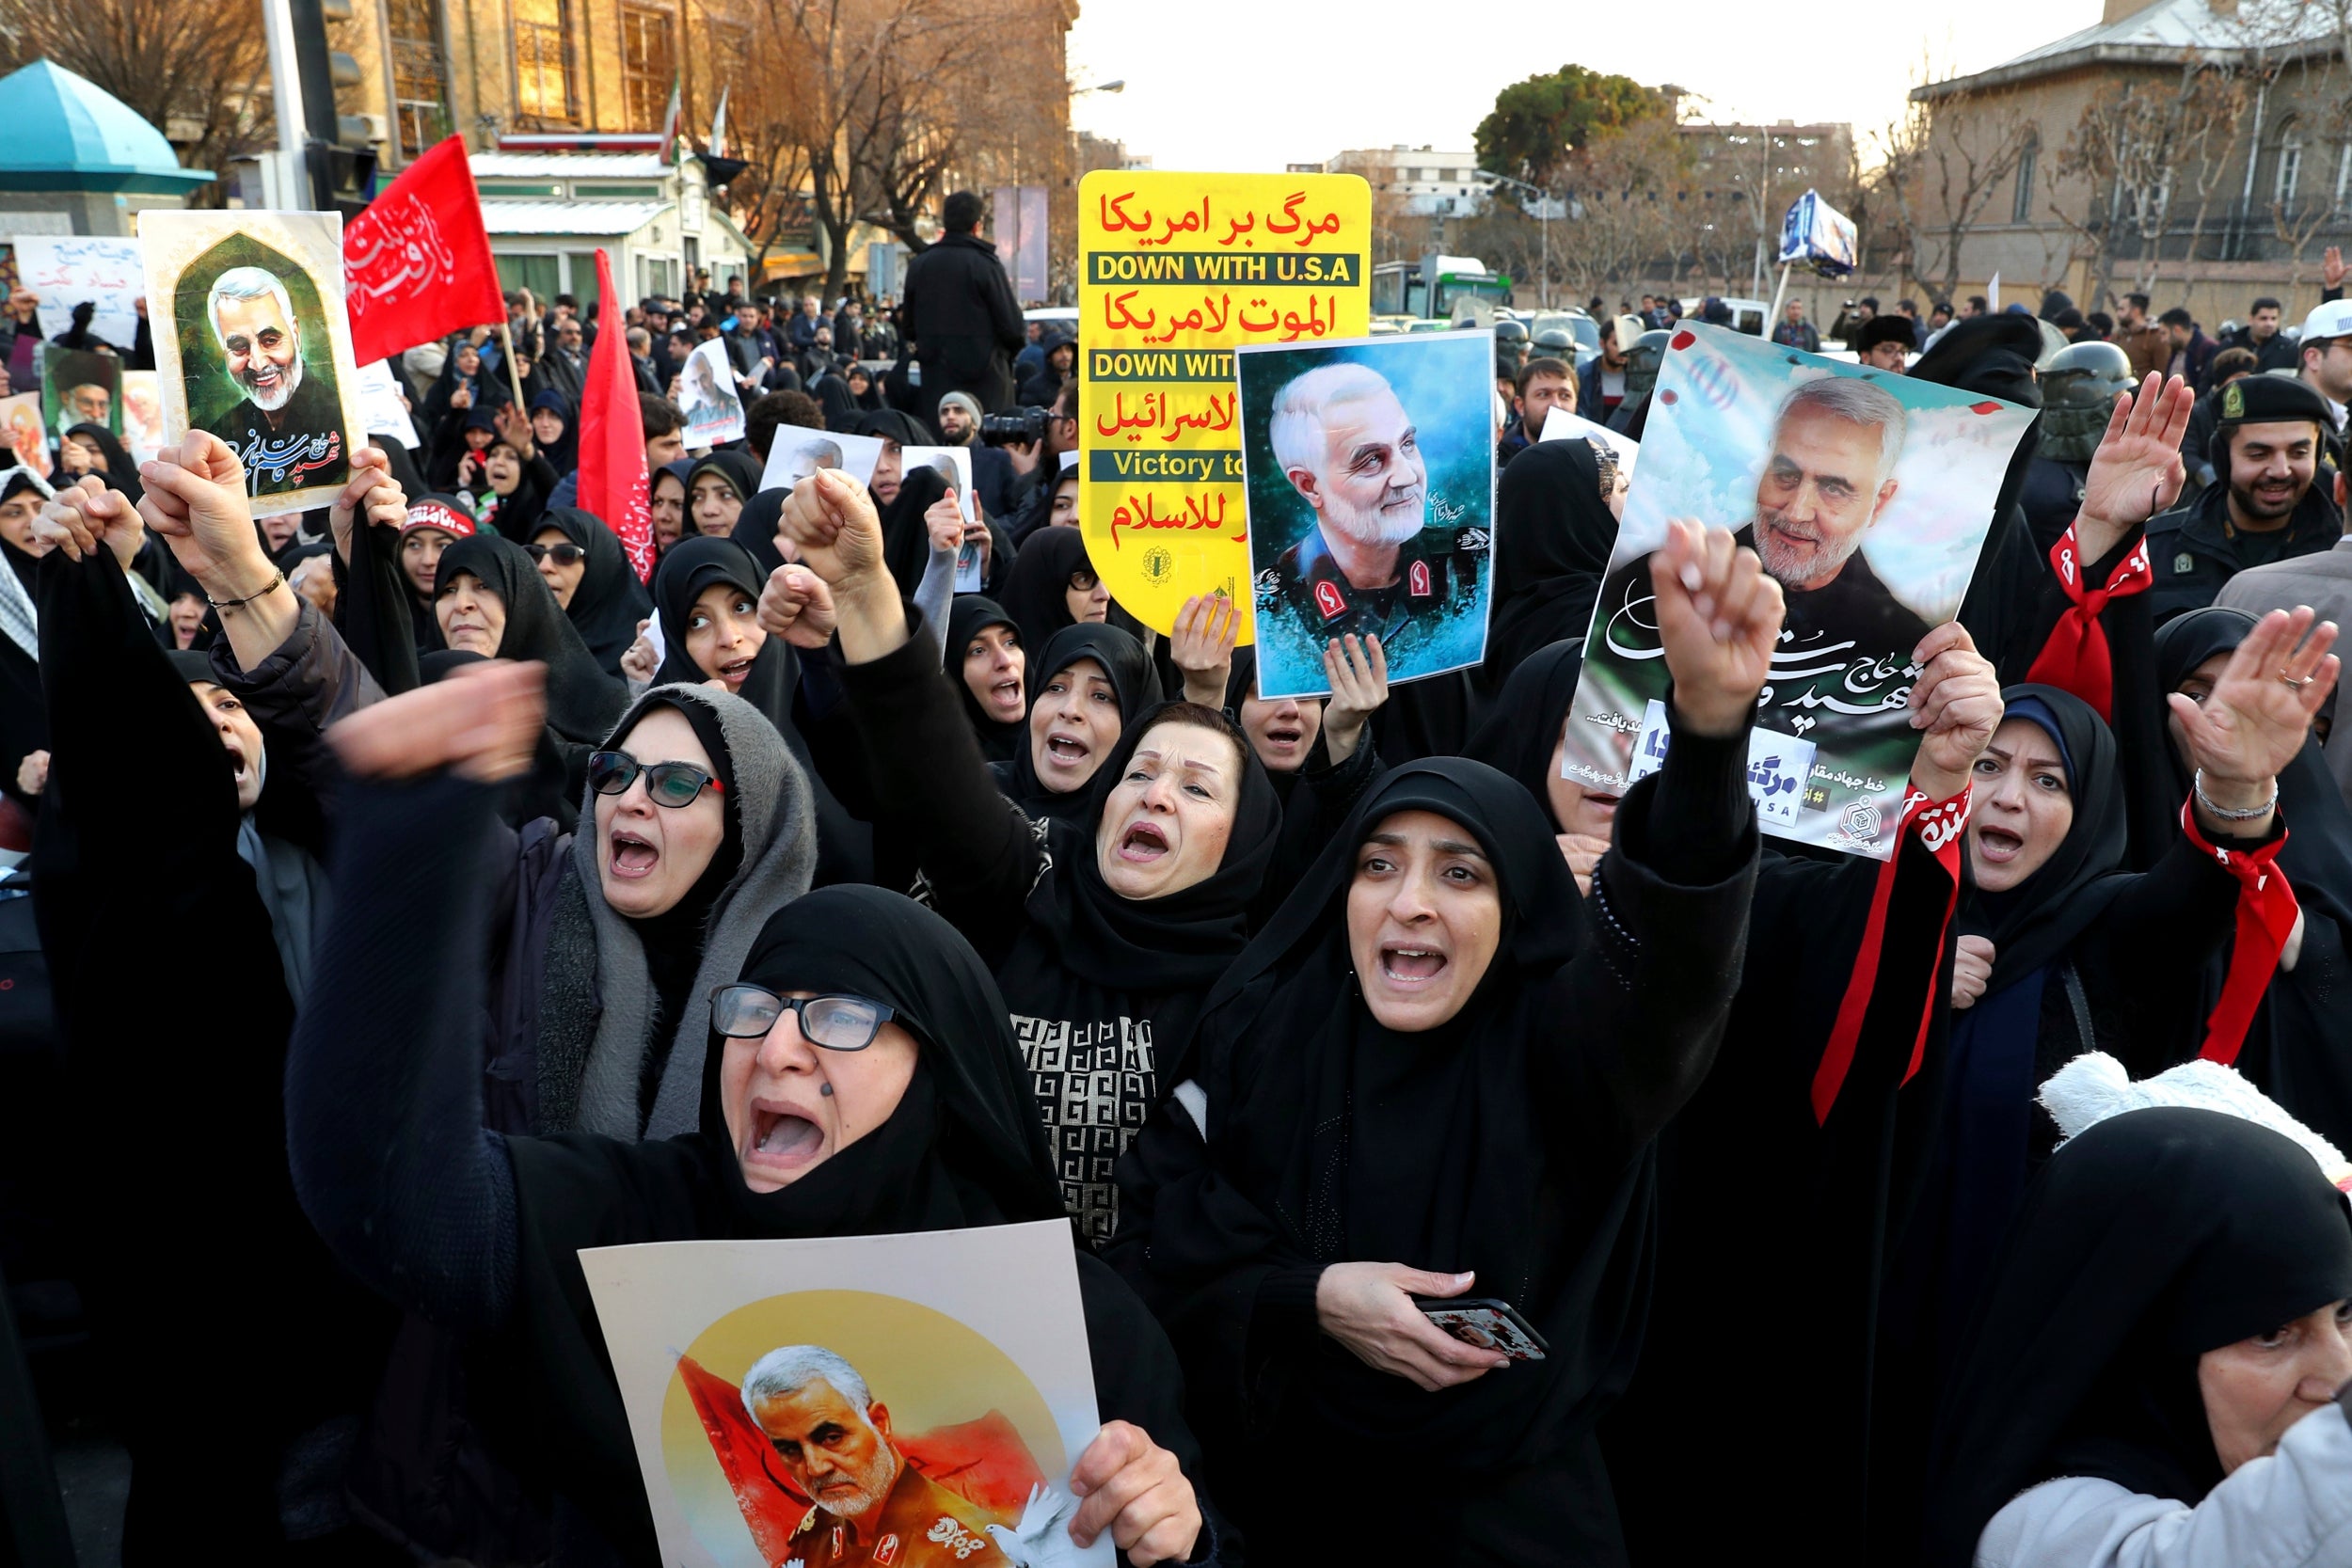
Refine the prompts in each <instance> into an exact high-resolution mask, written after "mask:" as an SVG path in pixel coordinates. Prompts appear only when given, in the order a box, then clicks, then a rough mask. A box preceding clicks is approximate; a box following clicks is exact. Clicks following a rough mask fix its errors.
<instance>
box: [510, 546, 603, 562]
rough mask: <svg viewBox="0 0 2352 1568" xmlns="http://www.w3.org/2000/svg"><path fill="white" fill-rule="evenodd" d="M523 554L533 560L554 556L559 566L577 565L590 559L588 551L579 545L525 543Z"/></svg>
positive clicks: (542, 559)
mask: <svg viewBox="0 0 2352 1568" xmlns="http://www.w3.org/2000/svg"><path fill="white" fill-rule="evenodd" d="M523 554H525V555H527V556H529V557H531V559H532V560H533V561H545V560H546V559H547V558H548V556H553V557H555V563H556V564H557V565H558V566H572V565H577V564H578V563H579V562H582V561H585V560H587V559H588V552H587V551H586V550H583V549H581V548H580V546H578V545H525V546H523Z"/></svg>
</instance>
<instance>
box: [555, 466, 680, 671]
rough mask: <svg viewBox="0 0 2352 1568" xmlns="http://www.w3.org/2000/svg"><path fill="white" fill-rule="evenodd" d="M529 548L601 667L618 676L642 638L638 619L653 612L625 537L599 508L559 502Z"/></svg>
mask: <svg viewBox="0 0 2352 1568" xmlns="http://www.w3.org/2000/svg"><path fill="white" fill-rule="evenodd" d="M524 549H525V551H526V552H527V553H528V554H529V555H530V556H531V558H532V561H534V562H537V563H538V567H539V575H540V576H541V577H543V578H546V579H547V583H548V592H549V593H551V594H554V595H555V602H556V603H557V604H558V605H560V606H562V607H563V610H564V614H565V615H566V616H567V617H569V618H570V620H571V623H572V627H573V629H574V630H576V631H578V632H579V633H580V641H583V642H585V643H587V644H588V651H589V653H591V654H592V655H594V656H595V657H596V664H597V667H598V668H600V669H601V670H603V671H604V673H606V674H608V675H615V676H617V675H619V674H620V673H621V656H622V655H623V654H625V653H627V652H628V645H629V644H630V643H631V642H634V641H637V623H638V622H640V621H642V620H644V618H645V617H646V616H648V615H650V614H652V613H653V599H652V597H651V596H650V595H648V594H646V592H645V585H644V583H643V582H640V581H639V580H638V579H637V570H636V568H635V567H633V566H631V565H630V564H629V563H628V551H627V550H625V549H623V548H622V547H621V541H620V540H619V539H618V538H617V537H616V536H615V535H614V534H613V532H612V530H611V529H609V528H607V527H605V526H604V523H603V522H602V521H601V520H600V519H599V518H598V517H597V516H596V514H595V513H593V512H582V511H581V510H580V508H578V507H576V506H557V507H550V508H548V511H547V512H546V513H545V514H543V515H541V517H540V519H539V530H538V531H537V532H536V533H534V534H532V536H531V543H530V544H529V545H526V546H524Z"/></svg>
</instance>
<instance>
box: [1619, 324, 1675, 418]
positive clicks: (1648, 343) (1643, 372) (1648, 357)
mask: <svg viewBox="0 0 2352 1568" xmlns="http://www.w3.org/2000/svg"><path fill="white" fill-rule="evenodd" d="M1673 336H1674V334H1673V333H1671V332H1667V331H1664V330H1662V329H1661V328H1652V329H1651V330H1649V331H1647V332H1645V333H1643V334H1642V335H1641V336H1640V337H1638V338H1636V339H1634V340H1633V346H1632V347H1631V348H1629V349H1627V350H1626V351H1625V397H1626V401H1627V402H1628V403H1634V402H1638V401H1639V400H1641V399H1643V398H1645V397H1647V396H1649V394H1650V388H1653V387H1655V386H1657V385H1658V367H1659V366H1661V365H1662V364H1664V363H1665V362H1666V344H1667V342H1668V341H1670V340H1671V339H1672V338H1673Z"/></svg>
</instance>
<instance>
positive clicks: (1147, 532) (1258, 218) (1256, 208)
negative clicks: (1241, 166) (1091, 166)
mask: <svg viewBox="0 0 2352 1568" xmlns="http://www.w3.org/2000/svg"><path fill="white" fill-rule="evenodd" d="M1371 263H1372V187H1371V186H1369V185H1367V184H1365V183H1364V182H1363V180H1362V179H1361V178H1360V177H1359V176H1357V175H1353V174H1178V173H1174V172H1162V171H1159V170H1152V169H1142V170H1130V171H1121V170H1117V169H1098V170H1096V171H1095V172H1094V173H1092V174H1089V175H1088V176H1087V177H1086V179H1085V180H1083V181H1082V182H1080V183H1079V186H1078V269H1079V271H1078V279H1079V281H1078V308H1079V321H1078V341H1079V345H1080V347H1079V354H1078V472H1079V492H1078V517H1079V526H1080V527H1081V528H1082V529H1083V530H1084V531H1085V533H1086V542H1087V555H1088V557H1089V559H1090V560H1091V561H1092V562H1093V565H1094V569H1095V571H1096V572H1097V573H1099V574H1100V575H1101V577H1102V578H1103V581H1104V584H1105V585H1106V586H1107V587H1108V588H1109V589H1110V591H1111V595H1112V597H1114V598H1116V599H1117V600H1118V601H1119V603H1120V605H1121V606H1122V607H1124V608H1125V610H1127V612H1128V613H1129V614H1131V615H1133V616H1135V617H1136V619H1137V620H1138V621H1141V622H1142V623H1143V624H1144V625H1146V626H1152V627H1153V628H1155V629H1157V630H1159V631H1162V632H1165V631H1168V630H1169V629H1171V628H1172V627H1173V626H1175V624H1176V614H1177V611H1178V610H1181V609H1183V608H1184V600H1185V599H1187V598H1189V597H1191V596H1192V595H1193V594H1223V595H1225V596H1226V597H1228V598H1230V599H1232V600H1233V601H1234V602H1236V603H1237V604H1240V605H1242V606H1244V607H1245V609H1246V608H1247V607H1248V605H1249V604H1250V602H1251V597H1252V595H1251V594H1250V592H1249V532H1248V505H1247V504H1246V502H1245V501H1244V499H1243V486H1242V466H1241V427H1240V422H1239V419H1238V411H1237V397H1236V393H1235V383H1234V380H1233V350H1234V348H1235V347H1236V346H1238V345H1240V344H1243V343H1311V342H1317V341H1322V340H1325V339H1332V338H1360V337H1362V336H1364V335H1365V333H1367V332H1369V331H1370V330H1371V327H1372V284H1371V270H1372V269H1371ZM1244 626H1245V630H1244V633H1243V636H1242V641H1245V642H1247V641H1250V637H1249V634H1248V629H1247V626H1248V623H1247V622H1245V623H1244Z"/></svg>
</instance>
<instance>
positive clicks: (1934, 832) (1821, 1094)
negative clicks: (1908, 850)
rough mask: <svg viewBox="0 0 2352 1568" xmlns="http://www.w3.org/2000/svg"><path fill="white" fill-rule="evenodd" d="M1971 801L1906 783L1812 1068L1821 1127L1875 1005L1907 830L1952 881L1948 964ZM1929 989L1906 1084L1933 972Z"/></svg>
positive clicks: (1947, 902)
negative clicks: (1891, 843)
mask: <svg viewBox="0 0 2352 1568" xmlns="http://www.w3.org/2000/svg"><path fill="white" fill-rule="evenodd" d="M1968 802H1969V791H1968V789H1967V787H1966V786H1965V785H1963V787H1962V789H1961V792H1960V793H1959V794H1957V795H1955V796H1953V797H1952V798H1951V799H1950V800H1929V799H1928V797H1927V793H1926V792H1925V791H1924V790H1921V789H1920V788H1919V787H1918V786H1917V785H1915V784H1905V785H1904V786H1903V815H1902V821H1901V822H1900V823H1899V824H1898V825H1897V827H1896V829H1895V850H1894V853H1892V854H1890V855H1888V856H1887V857H1886V859H1885V860H1883V861H1882V862H1880V863H1879V875H1878V883H1877V885H1876V886H1875V887H1873V888H1872V889H1871V891H1870V919H1869V922H1868V924H1867V925H1866V926H1864V927H1863V928H1862V948H1861V951H1860V952H1858V953H1856V954H1855V955H1854V965H1853V973H1852V974H1851V976H1849V978H1848V979H1847V981H1846V995H1845V1000H1843V1001H1841V1002H1840V1003H1838V1005H1837V1022H1836V1025H1835V1026H1834V1027H1833V1028H1832V1029H1831V1030H1830V1033H1829V1043H1828V1044H1827V1045H1825V1046H1823V1047H1822V1048H1821V1063H1820V1067H1818V1068H1816V1069H1814V1071H1813V1120H1814V1122H1815V1124H1816V1125H1817V1126H1818V1125H1820V1123H1823V1122H1826V1121H1828V1120H1829V1113H1830V1111H1831V1109H1832V1107H1834V1106H1836V1103H1837V1091H1838V1090H1839V1089H1841V1088H1843V1087H1845V1084H1846V1073H1847V1071H1848V1070H1849V1069H1851V1068H1852V1066H1853V1054H1854V1048H1855V1046H1856V1045H1857V1044H1859V1043H1860V1041H1861V1038H1862V1020H1863V1017H1864V1015H1865V1014H1867V1012H1868V1011H1869V1010H1870V994H1871V992H1872V990H1874V989H1875V988H1876V986H1877V984H1878V976H1879V949H1880V948H1881V947H1882V946H1883V945H1884V943H1885V941H1886V906H1887V904H1888V903H1889V902H1890V901H1891V900H1892V899H1893V897H1894V895H1895V868H1896V866H1897V864H1898V863H1900V862H1901V860H1902V858H1903V842H1902V841H1903V835H1904V834H1906V833H1917V834H1918V835H1919V842H1920V843H1921V844H1923V845H1925V846H1927V848H1928V852H1929V853H1930V854H1931V855H1933V856H1934V857H1935V863H1936V864H1938V865H1940V866H1942V867H1943V868H1944V875H1945V877H1946V878H1947V879H1948V881H1949V882H1950V884H1951V885H1950V887H1949V889H1948V891H1947V893H1946V894H1945V895H1944V921H1943V924H1942V925H1941V926H1940V927H1938V928H1937V932H1936V939H1935V957H1934V958H1933V959H1931V967H1932V970H1933V971H1934V972H1939V973H1940V972H1941V971H1942V969H1943V966H1944V941H1945V938H1947V937H1948V936H1949V935H1950V934H1951V928H1952V911H1954V910H1956V909H1958V908H1959V907H1960V840H1961V830H1962V829H1963V828H1965V827H1966V826H1967V825H1968ZM1927 991H1928V998H1927V1003H1926V1005H1925V1006H1923V1007H1921V1009H1920V1011H1919V1029H1918V1033H1917V1034H1915V1036H1914V1037H1912V1041H1911V1062H1910V1065H1909V1066H1907V1067H1905V1068H1904V1069H1903V1082H1904V1083H1906V1084H1908V1083H1910V1082H1911V1079H1912V1075H1913V1074H1914V1073H1915V1072H1917V1071H1918V1070H1919V1062H1920V1058H1921V1057H1922V1056H1924V1055H1925V1054H1926V1053H1927V1048H1928V1024H1929V1023H1930V1022H1931V1021H1932V1020H1933V1019H1934V1017H1935V1001H1936V996H1935V977H1934V974H1933V973H1931V974H1930V976H1929V979H1928V988H1927Z"/></svg>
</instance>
